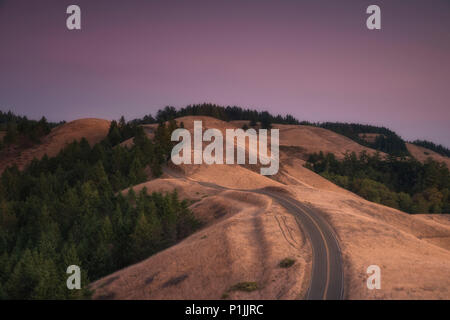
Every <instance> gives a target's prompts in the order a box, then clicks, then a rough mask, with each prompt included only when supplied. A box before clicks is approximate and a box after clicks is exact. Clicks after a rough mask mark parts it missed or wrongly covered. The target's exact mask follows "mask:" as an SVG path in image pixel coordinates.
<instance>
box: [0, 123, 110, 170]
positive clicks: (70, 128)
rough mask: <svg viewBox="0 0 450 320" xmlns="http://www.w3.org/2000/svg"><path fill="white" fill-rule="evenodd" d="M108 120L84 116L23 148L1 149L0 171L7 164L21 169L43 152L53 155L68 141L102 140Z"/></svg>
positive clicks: (39, 156) (39, 157) (90, 142)
mask: <svg viewBox="0 0 450 320" xmlns="http://www.w3.org/2000/svg"><path fill="white" fill-rule="evenodd" d="M109 124H110V122H109V121H108V120H104V119H95V118H86V119H78V120H74V121H71V122H68V123H65V124H63V125H60V126H58V127H56V128H54V129H53V130H52V131H51V132H50V133H49V134H48V135H47V136H45V137H43V138H42V139H41V143H40V144H37V145H35V146H33V147H31V148H27V149H24V150H18V149H15V148H14V146H13V147H11V148H10V150H7V152H3V151H2V156H1V158H0V173H1V172H3V170H5V168H6V167H7V166H10V165H13V164H16V165H17V166H18V167H19V169H23V168H24V167H25V166H26V165H27V164H29V163H30V162H31V161H32V160H33V158H37V159H41V158H42V157H43V156H44V155H45V154H47V155H48V156H49V157H53V156H55V155H57V154H58V152H59V151H60V150H61V149H62V148H63V147H64V146H65V145H66V144H68V143H70V142H72V141H74V140H81V139H82V138H86V139H87V141H88V142H89V144H90V145H91V146H93V145H94V144H96V143H98V142H100V141H101V140H103V139H104V138H105V137H106V135H107V134H108V130H109Z"/></svg>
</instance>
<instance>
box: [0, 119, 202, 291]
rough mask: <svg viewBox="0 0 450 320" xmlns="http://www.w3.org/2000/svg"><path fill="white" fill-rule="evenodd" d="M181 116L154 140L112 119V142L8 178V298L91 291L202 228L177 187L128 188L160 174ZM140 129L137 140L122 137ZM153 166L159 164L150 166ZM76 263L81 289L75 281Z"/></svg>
mask: <svg viewBox="0 0 450 320" xmlns="http://www.w3.org/2000/svg"><path fill="white" fill-rule="evenodd" d="M175 128H176V123H175V122H174V121H173V122H171V123H170V124H168V125H167V126H166V125H164V124H160V125H159V126H158V128H157V130H156V134H155V139H154V140H153V141H150V140H149V139H148V138H147V137H146V135H145V134H144V132H143V130H142V128H140V127H138V126H135V125H131V124H127V123H125V121H124V120H123V119H122V120H121V121H119V122H118V123H117V122H115V121H113V122H112V124H111V127H110V130H109V133H108V136H107V138H106V139H104V141H102V142H101V143H99V144H96V145H95V146H92V147H91V146H90V145H89V143H88V142H87V141H86V140H85V139H83V140H81V141H79V142H76V141H75V142H73V143H71V144H69V145H68V146H67V147H65V148H64V149H63V150H61V152H60V153H59V154H58V155H57V156H56V157H54V158H48V157H46V156H44V157H43V158H42V159H41V160H36V159H35V160H33V162H32V163H31V164H30V165H29V166H28V167H27V168H26V169H25V170H24V171H19V170H18V169H17V167H10V168H8V169H6V170H5V171H4V172H3V174H2V175H1V178H0V213H1V215H0V299H84V298H89V296H90V294H91V293H90V291H89V289H88V288H87V285H88V284H89V282H91V281H93V280H96V279H98V278H100V277H102V276H105V275H107V274H110V273H111V272H113V271H116V270H118V269H120V268H123V267H125V266H128V265H130V264H133V263H136V262H138V261H140V260H142V259H145V258H147V257H149V256H150V255H152V254H154V253H156V252H158V251H160V250H162V249H164V248H167V247H169V246H171V245H173V244H175V243H176V242H178V241H180V239H183V238H184V237H186V236H187V235H189V234H191V233H192V232H194V231H195V230H196V229H197V228H198V227H199V222H198V221H197V220H196V219H195V218H194V217H193V215H192V212H191V211H190V210H189V209H188V205H189V203H188V202H186V201H181V200H180V199H178V195H177V192H176V191H174V192H172V193H169V194H160V193H153V194H147V192H146V190H145V189H143V190H142V191H141V192H140V193H139V194H135V193H134V191H133V190H132V189H130V191H128V192H125V193H124V194H122V193H121V192H119V191H121V190H123V189H126V188H128V187H130V186H132V185H136V184H138V183H141V182H143V181H146V180H147V177H148V175H152V176H155V177H157V176H159V175H160V174H161V165H162V164H163V163H164V162H165V161H166V160H167V159H168V156H169V152H170V147H171V142H170V133H171V130H174V129H175ZM133 135H134V146H133V147H131V148H125V147H121V146H120V145H118V144H119V143H120V142H122V141H124V140H125V139H126V138H128V137H130V136H133ZM147 168H150V169H151V172H150V173H149V172H147V170H148V169H147ZM73 264H74V265H78V266H80V268H81V274H82V288H83V289H82V290H67V287H66V279H67V274H66V269H67V267H68V266H69V265H73Z"/></svg>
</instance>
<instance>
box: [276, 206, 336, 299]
mask: <svg viewBox="0 0 450 320" xmlns="http://www.w3.org/2000/svg"><path fill="white" fill-rule="evenodd" d="M283 200H284V201H286V202H289V203H290V204H291V205H293V206H294V207H296V208H297V209H299V210H300V211H302V212H303V213H304V214H306V215H307V216H308V218H309V219H310V220H311V221H312V222H313V223H314V224H315V226H316V228H317V229H318V230H319V233H320V236H321V237H322V240H323V243H324V245H325V250H326V252H327V280H326V282H325V291H324V293H323V296H322V298H323V299H324V300H326V299H327V293H328V286H329V284H330V263H329V260H330V250H329V248H328V244H327V241H326V240H325V235H324V234H323V232H322V229H320V227H319V225H318V224H317V222H316V221H315V220H314V219H313V218H312V217H311V215H310V214H309V213H308V212H306V211H305V210H303V209H302V208H300V207H299V206H297V205H296V204H295V203H293V202H291V201H290V200H288V199H286V198H284V199H283Z"/></svg>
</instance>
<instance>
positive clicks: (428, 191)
mask: <svg viewBox="0 0 450 320" xmlns="http://www.w3.org/2000/svg"><path fill="white" fill-rule="evenodd" d="M305 166H306V167H307V168H309V169H311V170H313V171H314V172H316V173H318V174H320V175H321V176H323V177H325V178H327V179H328V180H330V181H332V182H333V183H335V184H337V185H339V186H341V187H343V188H345V189H347V190H350V191H352V192H354V193H356V194H358V195H360V196H361V197H363V198H365V199H367V200H369V201H373V202H377V203H381V204H384V205H386V206H389V207H392V208H396V209H400V210H402V211H404V212H408V213H449V212H450V173H449V169H448V168H447V166H446V165H445V163H439V162H436V161H433V160H431V159H429V160H427V161H426V162H425V163H421V162H419V161H417V160H415V159H411V158H408V159H399V158H398V157H395V156H390V157H388V158H387V159H383V158H382V157H381V156H380V155H379V154H374V155H372V156H371V155H368V154H367V153H366V152H362V153H360V154H359V155H356V154H355V153H354V152H353V153H347V154H346V155H345V157H344V158H343V159H342V160H338V159H337V158H336V157H335V155H334V154H332V153H328V154H324V153H323V152H320V153H315V154H311V155H310V156H309V158H308V160H307V163H306V165H305Z"/></svg>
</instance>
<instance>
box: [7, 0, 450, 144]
mask: <svg viewBox="0 0 450 320" xmlns="http://www.w3.org/2000/svg"><path fill="white" fill-rule="evenodd" d="M70 4H78V5H79V6H80V7H81V10H82V30H81V31H68V30H67V29H66V23H65V20H66V17H67V15H66V13H65V11H66V7H67V6H68V5H70ZM370 4H378V5H379V6H380V7H381V10H382V30H381V31H369V30H367V28H366V26H365V20H366V18H367V14H366V13H365V10H366V8H367V6H368V5H370ZM201 102H212V103H217V104H221V105H239V106H242V107H251V108H256V109H260V110H263V109H266V110H269V111H271V112H273V113H281V114H286V113H291V114H293V115H294V116H296V117H297V118H299V119H300V120H310V121H327V120H328V121H348V122H360V123H371V124H377V125H383V126H387V127H389V128H391V129H393V130H394V131H396V132H398V133H399V134H400V135H401V136H402V137H403V138H405V139H409V140H411V139H416V138H423V139H429V140H432V141H434V142H437V143H441V144H444V145H446V146H447V147H450V1H448V0H432V1H430V0H420V1H414V0H396V1H379V0H372V1H365V0H339V1H337V0H329V1H325V0H318V1H313V0H308V1H300V0H291V1H288V0H286V1H280V0H278V1H265V0H204V1H197V0H183V1H172V0H161V1H149V0H146V1H144V0H142V1H131V0H127V1H125V0H122V1H114V0H95V1H94V0H70V1H65V0H54V1H47V0H39V1H35V0H29V1H23V0H0V109H1V110H8V109H10V110H12V111H14V112H16V113H19V114H25V115H27V116H29V117H31V118H37V117H40V116H42V115H45V116H47V118H48V119H50V120H52V121H56V120H62V119H64V120H72V119H75V118H80V117H100V118H107V119H115V118H118V117H119V116H120V115H122V114H123V115H125V117H126V118H127V119H132V118H135V117H142V116H143V115H145V114H148V113H153V114H154V113H155V111H156V110H157V109H159V108H162V107H164V106H166V105H173V106H175V107H182V106H185V105H187V104H192V103H201Z"/></svg>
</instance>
